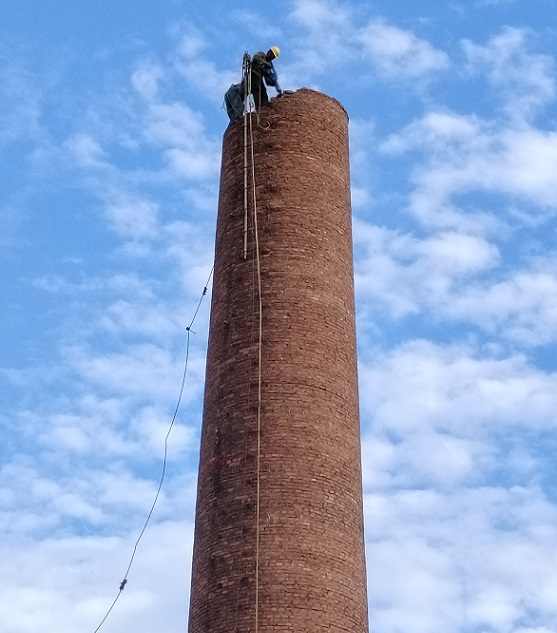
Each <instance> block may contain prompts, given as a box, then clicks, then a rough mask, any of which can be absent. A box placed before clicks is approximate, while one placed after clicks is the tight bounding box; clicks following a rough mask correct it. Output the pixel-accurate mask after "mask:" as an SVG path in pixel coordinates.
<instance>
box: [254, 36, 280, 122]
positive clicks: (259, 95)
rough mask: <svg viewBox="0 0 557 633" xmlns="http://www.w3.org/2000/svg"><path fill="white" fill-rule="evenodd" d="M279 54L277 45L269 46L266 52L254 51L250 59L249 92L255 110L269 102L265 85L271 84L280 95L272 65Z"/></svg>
mask: <svg viewBox="0 0 557 633" xmlns="http://www.w3.org/2000/svg"><path fill="white" fill-rule="evenodd" d="M279 55H280V49H279V47H278V46H271V48H270V49H269V50H268V51H267V52H266V53H264V52H263V51H259V52H258V53H255V55H254V56H253V59H252V60H251V73H250V78H251V94H252V95H253V100H254V101H255V108H256V110H259V108H260V107H261V106H262V105H265V104H266V103H268V102H269V97H268V95H267V90H266V88H265V85H267V86H273V87H274V88H275V90H276V91H277V94H278V95H279V96H280V95H282V90H281V87H280V86H279V83H278V75H277V71H276V70H275V67H274V66H273V60H274V59H276V58H277V57H278V56H279Z"/></svg>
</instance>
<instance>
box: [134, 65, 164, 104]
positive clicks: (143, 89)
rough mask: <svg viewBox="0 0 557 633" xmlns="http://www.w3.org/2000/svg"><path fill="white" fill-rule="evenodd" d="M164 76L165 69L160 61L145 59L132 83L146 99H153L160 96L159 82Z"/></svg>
mask: <svg viewBox="0 0 557 633" xmlns="http://www.w3.org/2000/svg"><path fill="white" fill-rule="evenodd" d="M163 77H164V69H163V68H162V66H161V65H160V64H159V63H157V62H155V61H153V60H143V61H141V62H140V63H139V64H138V65H137V68H136V69H135V71H134V73H133V75H132V85H133V87H134V88H135V90H137V92H138V93H139V94H140V95H141V96H142V97H143V98H144V99H146V100H148V101H153V100H155V99H157V97H158V93H159V83H160V81H161V79H162V78H163Z"/></svg>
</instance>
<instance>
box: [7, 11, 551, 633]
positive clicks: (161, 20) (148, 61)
mask: <svg viewBox="0 0 557 633" xmlns="http://www.w3.org/2000/svg"><path fill="white" fill-rule="evenodd" d="M157 4H158V5H159V6H157ZM160 5H162V6H160ZM556 31H557V19H556V18H555V4H554V2H552V1H550V0H467V1H466V2H464V1H458V0H455V1H453V2H447V3H445V2H432V1H431V0H429V1H427V2H426V1H425V0H412V1H411V2H405V3H402V2H397V3H395V2H392V1H387V0H382V1H375V2H343V1H330V2H329V1H322V0H288V1H286V0H285V1H278V2H275V3H266V4H265V5H262V4H261V3H247V2H235V3H229V2H226V3H225V2H222V1H221V0H214V1H213V2H211V3H209V2H206V1H204V2H201V1H198V0H191V1H189V2H187V3H186V2H183V1H181V0H168V1H167V2H163V3H146V2H137V0H135V1H134V2H132V1H131V0H120V1H119V2H117V3H116V2H112V1H108V0H98V1H97V2H95V3H91V2H89V3H85V2H81V3H71V2H67V1H62V0H44V1H43V2H36V1H31V0H18V1H17V2H16V1H15V0H4V2H3V3H2V4H1V5H0V35H1V37H0V121H1V123H2V124H1V125H0V153H1V160H2V171H1V172H0V192H1V193H0V226H1V227H2V228H1V231H0V284H1V291H2V292H1V296H2V305H3V308H2V310H1V311H0V345H1V347H0V349H1V355H0V431H1V434H2V437H1V442H0V458H1V461H0V466H1V469H2V470H1V478H0V534H1V536H2V538H1V539H0V556H1V559H2V566H1V567H0V607H1V609H0V610H1V612H2V620H3V623H2V630H3V631H6V633H38V632H39V631H41V632H43V631H51V630H52V631H54V630H56V631H59V632H60V633H74V632H75V633H77V632H78V631H79V633H84V632H86V631H91V632H92V631H94V630H95V628H96V627H97V625H98V624H99V622H100V620H101V618H102V617H103V615H104V613H105V611H106V609H107V608H108V606H109V605H110V603H111V601H112V600H113V598H114V596H115V594H116V593H117V590H118V586H119V583H120V581H121V579H122V577H123V574H124V572H125V570H126V567H127V564H128V560H129V556H130V555H131V551H132V548H133V544H134V542H135V539H136V538H137V536H138V534H139V530H140V529H141V526H142V524H143V521H144V519H145V515H146V513H147V512H148V510H149V507H150V504H151V502H152V499H153V496H154V494H155V492H156V488H157V484H158V478H159V475H160V467H161V458H162V455H163V450H164V437H165V434H166V432H167V429H168V425H169V423H170V419H171V417H172V414H173V411H174V407H175V405H176V398H177V397H178V392H179V388H180V381H181V376H182V369H183V361H184V354H185V351H186V327H187V326H188V324H189V323H190V321H191V318H192V316H193V314H194V311H195V309H196V306H197V303H198V301H199V298H200V296H201V293H202V290H203V287H204V285H205V284H206V282H207V278H208V275H209V273H210V270H211V266H212V252H213V239H214V229H215V219H216V205H217V195H218V179H219V163H220V150H221V141H222V134H223V132H224V130H225V128H226V124H227V117H226V114H225V113H224V111H223V110H222V109H221V105H222V96H223V93H224V91H225V90H226V88H227V87H228V86H229V85H230V83H232V82H233V81H237V80H238V79H239V73H240V67H241V59H242V54H243V52H244V51H245V50H247V51H250V52H252V53H253V52H255V51H256V50H259V49H266V48H267V47H268V46H270V45H278V46H280V48H281V50H282V54H281V56H280V58H279V59H278V60H277V63H276V67H277V71H278V73H279V78H280V80H281V84H282V86H283V88H285V89H287V90H295V89H297V88H300V87H303V86H307V87H311V88H315V89H318V90H322V91H323V92H325V93H327V94H329V95H331V96H333V97H335V98H337V99H338V100H339V101H341V103H342V104H343V105H344V106H345V107H346V109H347V110H348V112H349V115H350V131H351V163H352V186H353V211H354V243H355V269H356V295H357V296H356V299H357V324H358V341H359V368H360V390H361V417H362V447H363V467H364V491H365V513H366V546H367V560H368V568H369V595H370V613H371V620H372V626H373V629H374V630H375V631H376V632H378V633H402V632H404V633H433V632H435V633H438V632H439V631H453V632H455V633H456V632H458V633H557V602H556V600H555V596H556V595H557V494H556V492H555V483H554V482H555V479H556V477H557V472H556V470H557V469H556V467H555V464H554V455H555V449H556V448H557V434H556V427H557V360H556V351H557V350H556V342H557V249H556V246H555V243H556V230H557V177H556V174H557V131H556V119H557V109H556V102H557V84H556V75H555V72H556V61H557V59H556V58H557V50H556V46H555V41H556ZM272 92H273V91H272V89H271V93H272ZM209 303H210V301H209V296H207V297H206V298H205V301H204V302H203V303H202V307H201V310H200V312H199V314H198V316H197V320H196V323H195V327H194V328H193V330H194V331H195V335H192V337H191V347H190V363H189V367H188V378H187V382H186V388H185V392H184V399H183V402H182V407H181V410H180V414H179V416H178V421H177V424H176V425H175V427H174V429H173V431H172V434H171V436H170V443H169V463H168V471H167V479H166V481H165V485H164V488H163V493H162V496H161V498H160V502H159V505H158V506H157V508H156V511H155V514H154V516H153V520H152V523H151V525H150V527H149V529H148V531H147V532H146V534H145V537H144V539H143V540H142V542H141V544H140V547H139V550H138V553H137V556H136V559H135V562H134V566H133V568H132V570H131V573H130V575H129V582H128V586H127V588H126V590H125V591H124V593H123V594H122V597H121V599H120V600H119V602H118V604H117V605H116V608H115V609H114V611H113V612H112V614H111V616H110V618H109V619H108V620H107V621H106V623H105V625H104V626H103V629H102V630H103V631H106V633H110V632H112V631H121V630H123V629H125V630H134V631H136V632H137V633H147V632H148V631H153V630H165V631H168V633H174V632H176V633H177V632H178V631H185V630H186V627H187V625H186V619H187V607H188V593H189V566H190V556H191V540H192V528H193V512H194V502H195V480H196V461H197V452H198V442H199V426H200V416H201V396H202V389H203V377H204V358H205V349H206V337H207V320H208V312H209Z"/></svg>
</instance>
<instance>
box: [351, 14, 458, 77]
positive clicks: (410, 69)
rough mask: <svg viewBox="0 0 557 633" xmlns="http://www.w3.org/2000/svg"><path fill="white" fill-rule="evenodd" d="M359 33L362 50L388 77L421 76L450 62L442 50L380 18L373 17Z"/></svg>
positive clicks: (436, 71)
mask: <svg viewBox="0 0 557 633" xmlns="http://www.w3.org/2000/svg"><path fill="white" fill-rule="evenodd" d="M358 37H359V39H360V41H361V43H362V45H363V49H364V54H366V55H369V57H370V59H371V60H372V62H373V63H374V64H375V65H376V67H377V69H378V70H379V72H380V73H382V74H384V75H385V76H387V77H389V78H393V79H400V78H401V77H402V78H405V79H407V78H418V77H423V76H426V75H430V74H433V73H438V72H440V71H444V70H446V69H447V68H448V67H449V65H450V62H449V57H448V55H447V54H446V53H445V52H443V51H440V50H437V49H435V48H434V47H433V46H432V45H431V44H429V42H426V41H425V40H421V39H419V38H418V37H417V36H416V35H414V34H413V33H411V32H410V31H405V30H403V29H401V28H399V27H397V26H394V25H391V24H388V23H386V22H385V21H383V20H374V21H372V22H371V23H370V24H369V25H367V26H366V27H365V28H364V29H363V30H362V31H361V33H360V34H359V36H358Z"/></svg>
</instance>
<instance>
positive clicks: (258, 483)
mask: <svg viewBox="0 0 557 633" xmlns="http://www.w3.org/2000/svg"><path fill="white" fill-rule="evenodd" d="M247 119H248V123H249V137H250V162H251V184H252V199H253V232H254V241H255V265H256V272H257V295H258V325H259V327H258V330H259V331H258V345H257V458H256V505H255V507H256V511H255V633H258V631H259V545H260V536H261V530H260V516H261V499H260V497H261V477H260V476H261V387H262V374H261V361H262V342H263V299H262V296H261V261H260V253H259V251H260V249H259V229H258V223H257V190H256V184H255V155H254V147H253V146H254V142H253V121H252V113H251V111H250V112H249V113H248V115H247Z"/></svg>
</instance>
